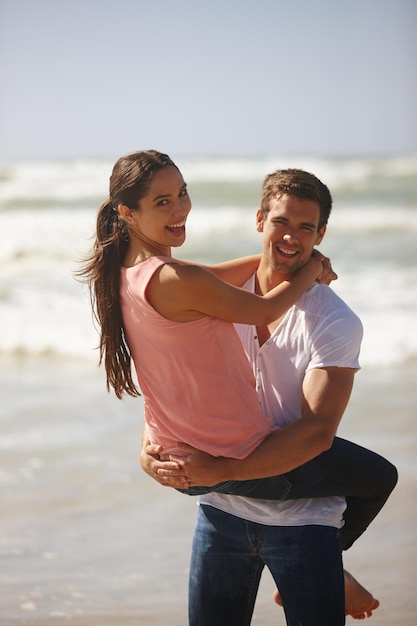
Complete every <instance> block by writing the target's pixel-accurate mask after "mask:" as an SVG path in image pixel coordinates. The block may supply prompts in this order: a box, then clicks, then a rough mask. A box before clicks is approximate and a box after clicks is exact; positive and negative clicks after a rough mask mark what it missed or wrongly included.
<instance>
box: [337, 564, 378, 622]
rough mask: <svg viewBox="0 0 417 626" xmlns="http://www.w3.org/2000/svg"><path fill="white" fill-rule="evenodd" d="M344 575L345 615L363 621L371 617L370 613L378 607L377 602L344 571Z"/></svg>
mask: <svg viewBox="0 0 417 626" xmlns="http://www.w3.org/2000/svg"><path fill="white" fill-rule="evenodd" d="M344 573H345V596H346V600H345V610H346V615H350V616H351V617H353V618H354V619H365V617H371V615H372V611H375V609H377V608H378V607H379V601H378V600H377V599H376V598H374V596H373V595H372V593H370V591H368V590H367V589H365V587H362V585H361V584H360V583H359V582H358V581H357V580H356V578H354V577H353V576H352V574H349V572H347V571H346V570H345V571H344Z"/></svg>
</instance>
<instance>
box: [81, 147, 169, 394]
mask: <svg viewBox="0 0 417 626" xmlns="http://www.w3.org/2000/svg"><path fill="white" fill-rule="evenodd" d="M169 166H173V167H176V165H175V163H173V161H172V160H171V159H170V158H169V156H168V155H166V154H163V153H161V152H157V151H156V150H142V151H139V152H134V153H132V154H128V155H126V156H124V157H122V158H120V159H119V160H118V161H116V163H115V165H114V167H113V172H112V175H111V177H110V189H109V199H108V200H106V202H103V204H102V205H101V206H100V208H99V210H98V214H97V225H96V238H95V242H94V246H93V250H92V253H91V255H90V256H89V257H88V258H87V259H86V261H85V265H84V267H83V268H82V269H81V270H80V272H78V274H77V275H78V276H79V277H80V278H82V279H84V280H85V282H86V283H87V284H88V287H89V290H90V299H91V305H92V309H93V315H94V317H95V319H96V321H97V322H98V324H99V328H100V343H99V350H100V357H99V364H100V365H101V364H102V362H103V361H104V366H105V370H106V385H107V390H108V391H110V387H113V389H114V392H115V394H116V396H117V397H118V398H122V395H123V393H124V392H126V393H127V394H129V395H131V396H134V397H135V396H139V395H140V392H139V389H138V388H137V386H136V384H135V383H134V381H133V378H132V358H131V353H130V350H129V346H128V344H127V341H126V335H125V330H124V326H123V318H122V310H121V306H120V271H121V267H122V265H123V261H124V258H125V255H126V252H127V249H128V245H129V232H128V228H127V225H126V222H125V220H124V219H123V218H122V217H121V216H120V214H119V212H118V206H119V205H121V204H124V205H126V206H128V207H129V208H130V209H132V210H134V211H136V210H140V207H139V201H140V199H141V198H143V196H145V195H146V193H147V191H148V189H149V185H150V183H151V181H152V179H153V177H154V175H155V174H156V172H158V171H160V170H161V169H163V168H164V167H169Z"/></svg>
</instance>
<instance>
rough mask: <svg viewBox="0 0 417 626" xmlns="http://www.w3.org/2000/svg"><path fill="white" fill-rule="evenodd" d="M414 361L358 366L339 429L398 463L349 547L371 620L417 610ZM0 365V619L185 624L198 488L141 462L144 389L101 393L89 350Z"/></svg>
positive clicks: (264, 600)
mask: <svg viewBox="0 0 417 626" xmlns="http://www.w3.org/2000/svg"><path fill="white" fill-rule="evenodd" d="M415 369H416V368H415V366H410V367H409V368H403V369H402V370H396V371H394V372H388V370H379V371H376V370H373V371H369V370H364V371H363V372H361V373H360V375H359V376H358V378H357V381H356V386H355V391H354V394H353V397H352V401H351V404H350V407H349V410H348V412H347V414H346V416H345V418H344V420H343V424H342V428H341V430H340V433H339V434H340V435H342V436H344V437H348V438H351V439H353V440H354V441H356V442H357V443H360V444H361V445H366V446H368V447H371V448H372V449H374V450H376V451H377V452H379V453H381V454H384V455H386V456H387V457H388V458H389V459H390V460H391V461H392V462H394V463H395V464H396V465H397V467H398V469H399V473H400V481H399V484H398V486H397V488H396V490H395V491H394V493H393V495H392V496H391V498H390V500H389V501H388V503H387V505H386V506H385V508H384V509H383V511H382V512H381V514H380V515H379V517H378V518H377V519H376V520H375V522H374V523H373V524H372V526H371V527H370V529H369V530H368V531H367V533H366V534H365V535H364V536H363V537H362V538H361V539H360V540H359V541H358V542H357V543H356V544H355V545H354V546H353V547H352V548H351V550H349V551H348V552H347V553H346V554H345V564H346V567H347V568H348V569H349V570H350V571H351V572H352V573H353V574H354V575H355V576H356V577H357V578H358V579H359V580H360V581H361V582H362V584H364V585H365V586H367V587H369V589H370V590H371V591H372V592H373V593H374V595H375V596H376V597H377V598H378V599H379V600H380V602H381V607H380V608H379V609H378V610H377V611H376V612H375V613H374V616H373V617H372V618H371V622H369V623H371V624H375V625H378V626H410V624H412V623H414V621H415V613H416V611H417V595H416V594H415V590H414V586H415V585H414V581H415V579H416V575H417V565H416V557H417V553H416V545H417V526H416V524H415V521H414V519H415V516H416V513H417V492H416V488H415V486H416V478H417V458H416V457H417V455H416V450H417V445H416V444H417V424H416V420H415V407H416V405H417V403H416V400H417V391H416V384H415ZM0 373H1V387H2V408H1V425H2V429H1V438H0V444H1V447H0V451H1V457H2V469H1V483H0V485H1V502H2V507H1V508H2V514H1V518H0V535H1V558H2V568H1V574H0V576H1V583H2V584H1V587H2V591H1V600H0V608H1V610H0V614H1V620H0V623H1V624H2V626H15V625H17V624H19V625H27V626H32V625H33V626H58V625H60V624H64V623H67V622H71V623H73V624H75V625H76V626H133V625H135V626H142V625H143V626H145V625H146V626H148V625H152V624H155V625H162V624H169V625H170V626H186V624H187V577H188V561H189V554H190V545H191V536H192V530H193V524H194V517H195V512H196V501H195V499H193V498H188V497H185V496H183V495H181V494H178V493H176V492H174V491H171V490H168V489H164V488H162V487H160V486H159V485H157V484H154V483H153V482H152V481H151V480H150V479H149V478H148V477H147V476H146V475H144V474H143V472H142V471H141V470H140V468H139V465H138V461H137V457H138V450H139V442H140V435H141V424H142V405H141V400H131V399H128V400H126V401H123V402H120V401H118V400H117V399H116V398H113V397H112V396H108V395H107V393H106V391H105V388H104V382H103V374H102V372H101V373H100V372H98V371H97V370H96V368H95V366H94V364H93V365H92V364H91V363H87V362H77V361H66V362H59V361H52V360H49V359H46V358H45V359H39V360H30V361H27V360H21V359H4V358H3V359H1V360H0ZM273 589H274V584H273V581H272V580H271V578H270V575H269V574H268V573H267V572H266V573H265V574H264V577H263V580H262V584H261V589H260V592H259V596H258V600H257V604H256V610H255V615H254V618H253V622H252V623H253V625H254V626H257V625H259V626H284V625H285V619H284V615H283V611H282V609H280V608H279V607H277V606H276V605H274V604H273V602H272V599H271V596H272V592H273ZM351 623H352V624H353V623H356V622H355V621H354V620H353V619H351V618H348V619H347V624H351Z"/></svg>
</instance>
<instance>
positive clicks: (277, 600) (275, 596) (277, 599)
mask: <svg viewBox="0 0 417 626" xmlns="http://www.w3.org/2000/svg"><path fill="white" fill-rule="evenodd" d="M272 597H273V598H274V602H276V604H279V606H283V604H282V600H281V596H280V594H279V591H278V589H275V591H274V594H273V596H272Z"/></svg>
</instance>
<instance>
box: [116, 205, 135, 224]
mask: <svg viewBox="0 0 417 626" xmlns="http://www.w3.org/2000/svg"><path fill="white" fill-rule="evenodd" d="M117 210H118V211H119V215H121V216H122V217H123V219H124V220H125V221H126V222H127V223H128V224H133V223H134V221H135V217H134V214H135V211H132V209H129V207H128V206H126V205H125V204H119V206H118V207H117Z"/></svg>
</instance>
